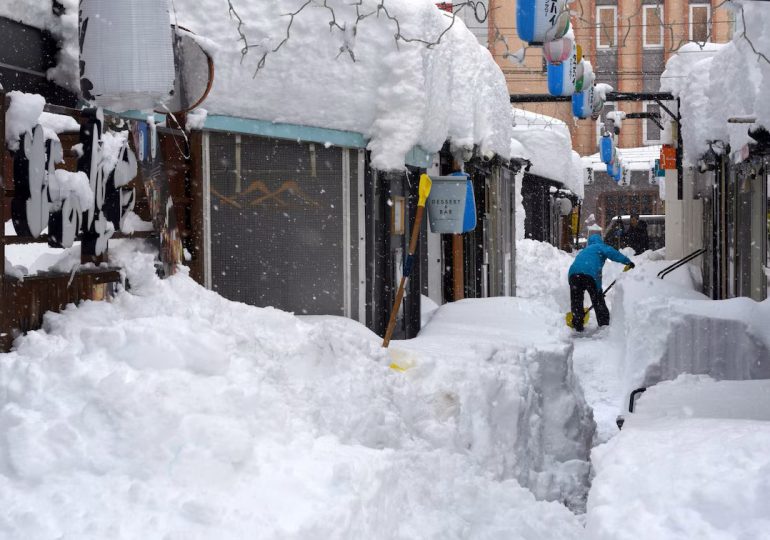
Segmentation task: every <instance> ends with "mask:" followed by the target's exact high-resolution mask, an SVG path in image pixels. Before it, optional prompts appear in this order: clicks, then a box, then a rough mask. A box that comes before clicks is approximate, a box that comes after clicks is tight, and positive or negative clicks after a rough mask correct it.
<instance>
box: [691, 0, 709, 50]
mask: <svg viewBox="0 0 770 540" xmlns="http://www.w3.org/2000/svg"><path fill="white" fill-rule="evenodd" d="M710 38H711V5H710V4H690V41H697V42H698V43H704V42H706V41H709V40H710Z"/></svg>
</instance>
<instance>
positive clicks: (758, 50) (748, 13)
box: [660, 0, 770, 165]
mask: <svg viewBox="0 0 770 540" xmlns="http://www.w3.org/2000/svg"><path fill="white" fill-rule="evenodd" d="M731 4H733V7H734V9H735V12H734V17H735V19H736V29H735V32H734V33H733V39H732V40H731V41H730V42H728V43H726V44H714V43H705V44H703V43H687V44H685V45H683V46H682V47H680V48H679V50H678V52H677V53H676V54H675V55H673V56H672V57H671V58H670V59H669V60H668V62H667V63H666V70H665V71H664V72H663V74H662V75H661V78H660V80H661V90H663V91H669V92H671V93H673V94H674V95H676V96H677V97H679V99H680V101H681V111H680V112H681V116H682V138H683V140H684V161H685V163H686V164H688V165H693V164H695V163H696V162H697V160H698V158H699V157H700V156H701V155H702V154H703V153H704V152H706V151H707V150H708V148H709V145H708V141H715V140H719V141H723V142H725V143H728V144H729V145H730V147H731V148H732V149H733V150H735V151H740V149H741V148H742V147H743V146H744V145H746V144H747V143H750V142H753V140H752V139H751V138H750V137H749V135H748V129H747V128H748V127H754V128H756V127H758V126H760V125H762V126H764V127H766V128H768V127H770V105H768V99H767V96H768V95H769V94H770V62H768V58H767V56H766V55H767V51H768V50H770V4H769V3H767V2H746V1H742V0H737V1H736V2H731ZM735 117H738V118H740V117H744V118H745V117H755V118H756V123H754V124H745V123H743V124H733V123H729V122H728V120H729V119H730V118H735Z"/></svg>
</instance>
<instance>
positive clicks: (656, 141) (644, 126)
mask: <svg viewBox="0 0 770 540" xmlns="http://www.w3.org/2000/svg"><path fill="white" fill-rule="evenodd" d="M649 106H655V107H657V108H658V113H659V114H660V115H661V117H662V116H663V109H662V107H661V106H660V104H659V103H656V102H655V101H645V102H643V103H642V110H643V111H644V112H650V111H649V109H648V107H649ZM649 122H652V120H650V119H648V118H645V119H644V121H643V122H642V144H643V145H644V146H655V145H660V144H663V143H662V142H661V141H662V140H663V131H664V130H663V129H661V130H660V132H659V133H658V138H657V139H650V138H649V137H648V133H649V131H648V130H649ZM661 124H663V122H662V118H661ZM655 127H656V128H657V126H655Z"/></svg>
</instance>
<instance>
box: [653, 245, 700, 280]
mask: <svg viewBox="0 0 770 540" xmlns="http://www.w3.org/2000/svg"><path fill="white" fill-rule="evenodd" d="M704 253H706V249H705V248H700V249H696V250H695V251H693V252H692V253H690V254H689V255H687V256H686V257H684V258H682V259H679V260H678V261H676V262H675V263H673V264H672V265H670V266H667V267H665V268H664V269H663V270H661V271H660V272H658V278H660V279H663V278H665V277H666V276H667V275H669V274H670V273H671V272H673V271H674V270H676V269H677V268H680V267H682V266H684V265H685V264H687V263H689V262H690V261H693V260H695V259H697V258H698V257H700V256H701V255H703V254H704Z"/></svg>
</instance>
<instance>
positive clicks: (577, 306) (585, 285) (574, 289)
mask: <svg viewBox="0 0 770 540" xmlns="http://www.w3.org/2000/svg"><path fill="white" fill-rule="evenodd" d="M586 291H588V296H590V297H591V303H592V304H593V305H594V310H595V311H596V320H597V321H599V326H607V325H608V324H610V310H609V309H607V304H605V303H604V295H603V294H602V291H600V290H599V288H598V287H597V286H596V282H595V281H594V278H592V277H591V276H589V275H586V274H575V275H572V276H570V277H569V296H570V305H571V310H572V327H573V328H574V329H575V330H577V331H578V332H582V331H583V317H585V309H583V296H584V293H585V292H586Z"/></svg>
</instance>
